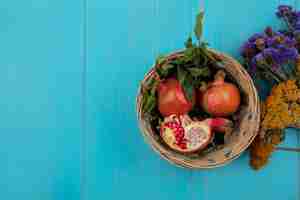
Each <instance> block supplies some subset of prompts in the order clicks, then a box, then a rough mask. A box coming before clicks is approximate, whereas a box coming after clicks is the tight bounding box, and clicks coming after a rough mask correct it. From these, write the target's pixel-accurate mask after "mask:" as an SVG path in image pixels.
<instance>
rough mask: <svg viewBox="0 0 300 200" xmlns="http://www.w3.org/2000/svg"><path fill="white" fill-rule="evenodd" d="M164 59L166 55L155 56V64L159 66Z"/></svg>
mask: <svg viewBox="0 0 300 200" xmlns="http://www.w3.org/2000/svg"><path fill="white" fill-rule="evenodd" d="M165 60H166V57H165V56H163V55H159V56H158V57H157V58H156V62H155V63H156V64H155V65H156V66H160V65H161V64H163V63H164V61H165Z"/></svg>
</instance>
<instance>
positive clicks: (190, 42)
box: [185, 36, 193, 49]
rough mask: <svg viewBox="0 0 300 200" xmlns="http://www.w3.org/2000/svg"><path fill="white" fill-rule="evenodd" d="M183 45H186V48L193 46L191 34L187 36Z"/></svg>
mask: <svg viewBox="0 0 300 200" xmlns="http://www.w3.org/2000/svg"><path fill="white" fill-rule="evenodd" d="M185 47H186V48H187V49H188V48H191V47H193V40H192V37H191V36H189V38H188V39H187V41H186V42H185Z"/></svg>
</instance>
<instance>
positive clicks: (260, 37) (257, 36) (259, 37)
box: [248, 33, 266, 43]
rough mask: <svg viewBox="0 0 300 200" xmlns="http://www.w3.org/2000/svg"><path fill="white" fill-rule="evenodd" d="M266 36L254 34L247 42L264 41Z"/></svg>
mask: <svg viewBox="0 0 300 200" xmlns="http://www.w3.org/2000/svg"><path fill="white" fill-rule="evenodd" d="M265 38H266V35H265V34H264V33H255V34H254V35H252V36H251V37H250V38H249V40H248V41H249V42H252V43H254V42H255V41H256V40H257V39H265Z"/></svg>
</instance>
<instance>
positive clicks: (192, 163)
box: [136, 50, 260, 169]
mask: <svg viewBox="0 0 300 200" xmlns="http://www.w3.org/2000/svg"><path fill="white" fill-rule="evenodd" d="M210 51H211V52H212V53H213V54H214V55H215V56H216V57H218V58H220V59H222V60H223V62H224V70H225V71H226V72H227V74H228V75H229V76H231V77H232V78H233V79H234V81H235V82H236V84H237V85H238V86H239V88H240V91H241V93H242V99H243V103H242V106H241V107H240V110H239V113H238V116H239V117H238V118H239V123H238V124H236V127H235V129H234V131H233V133H232V135H231V137H230V139H229V141H228V142H227V143H226V144H225V145H224V147H222V148H221V149H219V150H216V151H213V152H210V153H207V154H205V155H202V156H199V155H198V154H196V155H195V154H192V155H185V154H181V153H178V152H175V151H173V150H171V149H170V148H168V147H167V146H166V145H164V144H163V142H162V140H161V139H160V137H159V136H158V135H157V134H156V133H155V131H154V130H153V129H152V128H151V126H150V124H149V123H147V122H146V121H145V120H144V119H143V116H142V113H141V99H142V96H141V87H140V89H139V91H138V95H137V104H136V105H137V117H138V123H139V126H140V129H141V132H142V134H143V136H144V138H145V140H146V141H147V142H148V143H149V144H150V145H151V147H152V148H153V150H155V151H156V152H157V153H158V154H159V155H161V157H163V158H164V159H166V160H168V161H169V162H171V163H173V164H175V165H177V166H181V167H187V168H195V169H203V168H214V167H219V166H223V165H225V164H227V163H229V162H231V161H232V160H234V159H236V158H237V157H239V155H240V154H241V153H242V152H243V151H244V150H245V149H246V148H247V147H248V146H249V145H250V144H251V142H252V141H253V139H254V138H255V136H256V135H257V133H258V129H259V123H260V106H259V98H258V95H257V92H256V89H255V86H254V84H253V81H252V79H251V78H250V76H249V74H248V73H247V71H246V70H245V69H244V68H243V67H242V66H241V65H240V64H239V63H238V62H237V61H236V60H234V59H233V58H231V57H230V56H228V55H225V54H223V53H219V52H217V51H215V50H210ZM181 55H183V52H182V51H180V52H175V53H172V54H170V55H169V56H167V59H168V60H170V59H176V58H177V57H179V56H181ZM153 75H154V70H153V68H152V70H150V72H149V73H148V74H147V75H146V76H145V78H144V80H143V82H142V84H143V83H144V82H145V81H146V80H147V79H149V78H150V77H151V76H153Z"/></svg>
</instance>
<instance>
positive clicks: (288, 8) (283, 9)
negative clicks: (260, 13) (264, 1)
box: [276, 5, 293, 18]
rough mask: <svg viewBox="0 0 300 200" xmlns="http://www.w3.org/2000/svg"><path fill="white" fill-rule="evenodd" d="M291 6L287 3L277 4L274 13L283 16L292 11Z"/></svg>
mask: <svg viewBox="0 0 300 200" xmlns="http://www.w3.org/2000/svg"><path fill="white" fill-rule="evenodd" d="M292 9H293V8H292V7H291V6H288V5H280V6H278V11H277V12H276V15H277V16H278V17H279V18H281V17H283V16H286V15H288V14H289V13H291V11H292Z"/></svg>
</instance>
